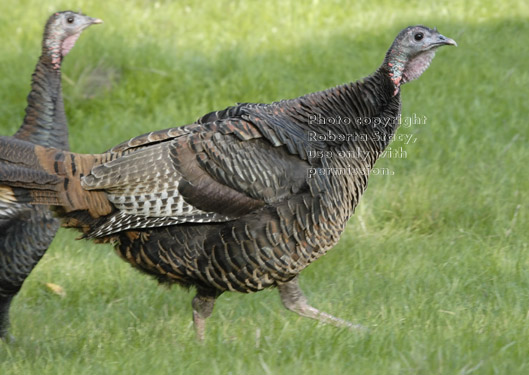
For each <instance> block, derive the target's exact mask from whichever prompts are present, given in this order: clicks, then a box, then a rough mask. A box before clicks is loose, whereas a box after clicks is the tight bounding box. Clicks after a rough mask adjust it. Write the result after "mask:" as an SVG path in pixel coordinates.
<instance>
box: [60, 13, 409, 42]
mask: <svg viewBox="0 0 529 375" xmlns="http://www.w3.org/2000/svg"><path fill="white" fill-rule="evenodd" d="M66 21H67V22H68V23H73V17H71V16H70V17H68V18H67V19H66ZM415 38H417V36H415Z"/></svg>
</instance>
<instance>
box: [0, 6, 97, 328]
mask: <svg viewBox="0 0 529 375" xmlns="http://www.w3.org/2000/svg"><path fill="white" fill-rule="evenodd" d="M94 23H101V20H99V19H96V18H91V17H88V16H85V15H82V14H79V13H75V12H71V11H65V12H58V13H54V14H52V15H51V16H50V17H49V19H48V21H47V23H46V26H45V28H44V36H43V41H42V55H41V56H40V58H39V61H38V63H37V66H36V68H35V72H34V73H33V78H32V84H31V92H30V93H29V95H28V98H27V101H28V103H27V107H26V116H25V117H24V122H23V124H22V126H21V127H20V129H19V130H18V131H17V133H16V134H15V135H14V136H13V137H14V138H16V139H22V140H26V141H29V142H33V143H36V144H40V145H43V146H48V147H56V148H59V149H64V150H67V149H68V148H69V147H68V129H67V122H66V115H65V113H64V104H63V100H62V93H61V64H62V61H63V58H64V56H66V54H68V52H69V51H70V50H71V49H72V47H73V46H74V44H75V41H76V40H77V38H78V37H79V35H80V34H81V32H82V31H83V30H84V29H85V28H87V27H88V26H90V25H92V24H94ZM58 227H59V221H58V220H57V219H55V218H54V217H53V215H52V213H51V212H50V210H49V209H48V208H47V207H43V206H31V205H28V204H19V203H16V202H0V338H3V337H6V336H7V334H8V327H9V308H10V306H11V301H12V300H13V297H14V296H15V295H16V294H17V293H18V291H19V290H20V288H21V287H22V284H23V282H24V280H25V279H26V278H27V276H28V275H29V273H30V272H31V270H33V268H34V267H35V265H36V264H37V262H38V261H39V260H40V258H41V257H42V255H44V252H45V251H46V250H47V248H48V246H49V245H50V243H51V241H52V240H53V238H54V236H55V232H56V231H57V229H58Z"/></svg>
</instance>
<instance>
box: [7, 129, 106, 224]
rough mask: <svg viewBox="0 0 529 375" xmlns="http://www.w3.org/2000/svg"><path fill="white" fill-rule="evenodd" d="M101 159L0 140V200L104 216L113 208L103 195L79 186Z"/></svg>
mask: <svg viewBox="0 0 529 375" xmlns="http://www.w3.org/2000/svg"><path fill="white" fill-rule="evenodd" d="M105 157H108V156H107V155H105V154H101V155H88V154H87V155H82V154H74V153H70V152H67V151H61V150H58V149H54V148H46V147H42V146H38V145H35V144H32V143H29V142H25V141H22V140H18V139H15V138H12V137H0V187H1V188H2V190H0V201H3V202H13V201H14V202H19V203H31V204H43V205H51V206H62V207H63V209H64V211H65V212H72V211H78V210H86V211H87V212H88V213H89V214H90V215H91V216H92V217H99V216H101V215H107V214H109V213H110V212H111V211H112V210H113V208H112V205H111V203H110V202H109V201H108V199H107V197H106V194H105V193H104V192H103V191H86V190H84V189H83V188H82V186H81V178H82V176H84V175H87V174H89V173H90V171H91V170H92V167H93V166H94V165H97V164H100V163H102V162H104V161H105V160H106V159H105Z"/></svg>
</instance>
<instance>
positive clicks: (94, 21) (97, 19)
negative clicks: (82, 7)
mask: <svg viewBox="0 0 529 375" xmlns="http://www.w3.org/2000/svg"><path fill="white" fill-rule="evenodd" d="M97 23H103V20H102V19H99V18H92V24H97Z"/></svg>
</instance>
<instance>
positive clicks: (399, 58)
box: [0, 26, 456, 339]
mask: <svg viewBox="0 0 529 375" xmlns="http://www.w3.org/2000/svg"><path fill="white" fill-rule="evenodd" d="M444 45H456V43H455V42H454V41H453V40H452V39H449V38H446V37H444V36H443V35H441V34H439V32H437V30H432V29H429V28H427V27H424V26H410V27H408V28H406V29H404V30H402V31H401V32H400V33H399V35H398V36H397V38H396V39H395V41H394V42H393V44H392V45H391V47H390V49H389V50H388V52H387V54H386V57H385V59H384V62H383V63H382V65H381V66H380V67H379V68H378V69H377V70H376V71H375V72H374V73H373V74H372V75H371V76H369V77H366V78H364V79H363V80H360V81H357V82H355V83H350V84H346V85H341V86H337V87H335V88H332V89H328V90H325V91H321V92H317V93H313V94H309V95H306V96H302V97H300V98H297V99H291V100H285V101H281V102H277V103H273V104H268V105H267V104H240V105H237V106H233V107H229V108H227V109H225V110H223V111H219V112H212V113H209V114H207V115H205V116H203V117H202V118H200V119H199V120H198V121H197V122H196V123H194V124H191V125H187V126H184V127H180V128H172V129H168V130H163V131H157V132H153V133H149V134H145V135H143V136H139V137H136V138H134V139H131V140H130V141H128V142H126V143H123V144H121V145H118V146H116V147H114V148H113V149H112V150H110V151H108V152H106V153H103V154H98V155H80V154H73V153H68V152H63V151H58V150H54V149H46V148H43V147H38V146H34V145H31V144H27V143H23V142H16V141H13V140H9V139H1V138H0V146H1V147H0V150H1V151H0V201H1V200H4V201H9V200H17V201H22V202H33V203H42V204H52V205H59V206H61V207H60V209H59V211H58V212H59V213H60V215H61V216H62V217H63V218H65V225H66V226H69V227H76V228H79V229H80V230H82V231H83V232H84V234H85V236H86V237H91V238H97V239H99V240H103V241H111V242H113V243H114V244H115V247H116V249H117V251H118V253H119V254H120V255H121V256H122V257H123V258H124V259H125V260H127V261H128V262H130V263H131V264H132V265H133V266H134V267H136V268H138V269H140V270H142V271H144V272H146V273H148V274H151V275H153V276H155V277H156V278H157V279H158V280H159V281H160V282H164V283H178V284H180V285H183V286H187V287H189V286H194V287H195V288H196V289H197V295H196V296H195V298H194V299H193V303H192V305H193V320H194V323H195V327H196V330H197V334H198V337H199V338H200V339H203V338H204V336H205V320H206V318H207V317H208V316H209V315H210V314H211V312H212V310H213V305H214V302H215V299H216V298H217V297H218V296H220V295H221V294H222V293H223V292H225V291H238V292H243V293H248V292H255V291H259V290H262V289H264V288H267V287H273V286H277V287H278V289H279V293H280V296H281V300H282V302H283V304H284V305H285V307H286V308H288V309H290V310H292V311H294V312H296V313H298V314H300V315H302V316H306V317H310V318H314V319H318V320H320V321H323V322H326V323H332V324H335V325H337V326H343V327H353V328H354V327H358V326H357V325H354V324H352V323H350V322H347V321H345V320H342V319H340V318H337V317H334V316H332V315H330V314H327V313H324V312H321V311H319V310H317V309H316V308H314V307H312V306H310V305H309V304H308V302H307V299H306V298H305V296H304V295H303V293H302V291H301V289H300V288H299V286H298V278H297V276H298V274H299V273H300V272H301V270H303V269H304V268H305V267H306V266H307V265H309V264H310V263H311V262H313V261H314V260H316V259H318V258H319V257H320V256H322V255H323V254H325V253H326V252H327V251H328V250H329V249H331V248H332V247H333V246H334V245H335V244H336V243H337V242H338V240H339V238H340V235H341V234H342V232H343V230H344V228H345V225H346V223H347V221H348V219H349V218H350V216H351V215H352V214H353V212H354V209H355V207H356V205H357V204H358V201H359V199H360V197H361V195H362V193H363V192H364V190H365V188H366V186H367V180H368V176H369V172H370V170H371V169H372V167H373V165H374V163H375V161H376V160H377V158H378V157H379V156H380V154H381V153H382V151H383V150H384V149H385V148H386V146H387V145H388V143H389V142H390V140H391V139H392V136H393V134H394V133H395V131H396V129H397V127H398V125H399V114H400V104H401V102H400V90H401V86H402V85H403V84H404V83H406V82H409V81H411V80H413V79H416V78H418V77H419V76H420V75H421V74H422V73H423V72H424V71H425V70H426V68H427V67H428V65H429V64H430V61H431V60H432V58H433V57H434V53H435V51H436V49H437V48H438V47H440V46H444ZM311 151H320V153H319V155H320V156H321V157H320V156H318V157H313V156H314V152H311ZM23 155H24V156H23ZM17 159H23V160H24V165H20V164H18V165H13V164H12V162H13V161H14V160H17Z"/></svg>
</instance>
